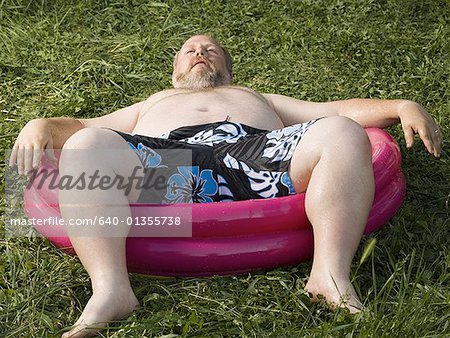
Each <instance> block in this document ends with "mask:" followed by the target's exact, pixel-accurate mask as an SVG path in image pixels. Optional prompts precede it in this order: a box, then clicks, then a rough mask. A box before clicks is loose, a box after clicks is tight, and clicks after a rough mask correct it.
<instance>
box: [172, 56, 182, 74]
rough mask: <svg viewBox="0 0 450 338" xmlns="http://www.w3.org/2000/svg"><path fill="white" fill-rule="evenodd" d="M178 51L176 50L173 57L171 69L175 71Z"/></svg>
mask: <svg viewBox="0 0 450 338" xmlns="http://www.w3.org/2000/svg"><path fill="white" fill-rule="evenodd" d="M179 53H180V52H177V53H176V54H175V57H174V58H173V71H175V68H176V66H177V62H178V54H179Z"/></svg>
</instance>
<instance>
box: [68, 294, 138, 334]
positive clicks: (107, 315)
mask: <svg viewBox="0 0 450 338" xmlns="http://www.w3.org/2000/svg"><path fill="white" fill-rule="evenodd" d="M137 306H139V301H138V300H137V298H136V296H135V295H134V293H133V290H131V288H126V289H125V290H116V289H114V290H112V289H109V290H101V291H98V292H94V294H93V295H92V297H91V298H90V299H89V301H88V303H87V304H86V307H85V308H84V310H83V313H82V314H81V316H80V318H78V320H77V321H76V323H75V324H74V325H73V329H72V330H70V331H69V332H66V333H64V334H63V335H62V338H69V337H70V338H80V337H92V336H95V335H96V334H97V333H98V332H99V331H100V330H101V329H102V328H104V327H105V326H106V324H107V323H108V322H109V321H112V320H117V319H121V318H123V317H125V316H126V315H127V314H129V313H130V312H132V311H133V310H134V309H135V308H136V307H137Z"/></svg>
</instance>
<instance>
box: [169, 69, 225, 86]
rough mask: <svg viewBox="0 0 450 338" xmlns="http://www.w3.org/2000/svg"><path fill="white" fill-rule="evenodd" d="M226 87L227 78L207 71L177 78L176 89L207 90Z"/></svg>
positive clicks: (218, 73)
mask: <svg viewBox="0 0 450 338" xmlns="http://www.w3.org/2000/svg"><path fill="white" fill-rule="evenodd" d="M224 85H226V81H225V77H224V76H223V74H222V73H220V72H214V71H205V72H200V73H187V74H180V75H177V76H176V81H175V83H174V87H175V88H187V89H205V88H211V87H218V86H224Z"/></svg>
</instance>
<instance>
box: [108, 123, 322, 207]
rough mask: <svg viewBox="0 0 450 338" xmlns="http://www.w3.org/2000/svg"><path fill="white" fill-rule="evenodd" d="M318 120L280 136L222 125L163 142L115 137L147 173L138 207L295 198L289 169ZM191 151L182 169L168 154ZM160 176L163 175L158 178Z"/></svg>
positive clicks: (179, 132) (183, 131)
mask: <svg viewBox="0 0 450 338" xmlns="http://www.w3.org/2000/svg"><path fill="white" fill-rule="evenodd" d="M316 121H317V120H312V121H309V122H305V123H300V124H295V125H292V126H288V127H285V128H282V129H277V130H262V129H257V128H253V127H250V126H247V125H245V124H241V123H235V122H229V121H223V122H216V123H208V124H202V125H196V126H187V127H181V128H178V129H175V130H173V131H171V132H170V133H167V134H163V135H161V136H159V137H148V136H143V135H136V134H128V133H124V132H119V131H115V132H116V133H118V134H119V135H120V136H121V137H122V138H123V139H124V140H125V141H127V142H128V144H129V146H130V147H131V148H132V149H133V150H134V151H135V152H136V154H137V155H138V157H139V159H140V160H141V162H142V164H143V167H144V168H145V178H144V182H145V184H144V187H149V186H153V187H155V186H156V185H152V182H150V181H151V180H155V179H156V178H155V177H164V178H165V183H164V185H163V187H162V188H161V185H160V188H159V189H154V188H153V189H152V188H151V189H142V191H141V194H140V197H139V199H138V203H163V204H171V203H207V202H225V201H238V200H248V199H261V198H271V197H281V196H287V195H290V194H295V190H294V187H293V184H292V182H291V179H290V177H289V175H288V172H287V170H288V168H289V164H290V161H291V158H292V155H293V154H294V150H295V148H296V146H297V143H298V142H299V141H300V139H301V138H302V136H303V135H304V134H305V133H306V131H307V130H308V128H309V127H310V126H311V125H313V124H314V123H315V122H316ZM170 150H174V151H184V153H186V151H188V153H189V164H188V165H183V163H180V161H179V160H177V159H176V158H177V156H176V155H174V153H173V152H172V153H171V154H170V155H167V154H169V153H168V151H170ZM155 173H161V174H162V175H155Z"/></svg>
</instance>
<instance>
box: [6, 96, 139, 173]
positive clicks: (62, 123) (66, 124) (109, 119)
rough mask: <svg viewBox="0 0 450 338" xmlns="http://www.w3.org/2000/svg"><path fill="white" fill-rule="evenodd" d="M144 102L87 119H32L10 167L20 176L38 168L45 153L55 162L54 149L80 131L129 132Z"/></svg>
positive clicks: (17, 144) (21, 133)
mask: <svg viewBox="0 0 450 338" xmlns="http://www.w3.org/2000/svg"><path fill="white" fill-rule="evenodd" d="M145 102H147V101H142V102H138V103H135V104H133V105H131V106H129V107H126V108H122V109H119V110H117V111H115V112H113V113H111V114H108V115H104V116H100V117H95V118H90V119H75V118H66V117H56V118H47V119H35V120H31V121H30V122H28V123H27V124H26V125H25V127H23V129H22V130H21V131H20V133H19V135H18V137H17V139H16V142H15V144H14V146H13V149H12V152H11V156H10V159H9V165H10V166H14V165H17V167H18V172H19V174H21V175H22V174H27V173H28V172H30V171H31V170H32V169H36V168H37V167H38V166H39V163H40V160H41V157H42V154H43V152H44V151H45V152H46V153H47V156H48V157H49V158H50V159H53V160H55V155H54V153H53V149H61V148H62V147H63V145H64V143H65V142H66V141H67V139H68V138H69V137H70V136H72V135H73V134H74V133H76V132H77V131H78V130H80V129H83V128H111V129H115V130H118V131H125V132H131V131H132V130H133V129H134V127H135V125H136V123H137V121H138V118H139V113H140V112H141V111H142V108H143V105H144V103H145Z"/></svg>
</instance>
